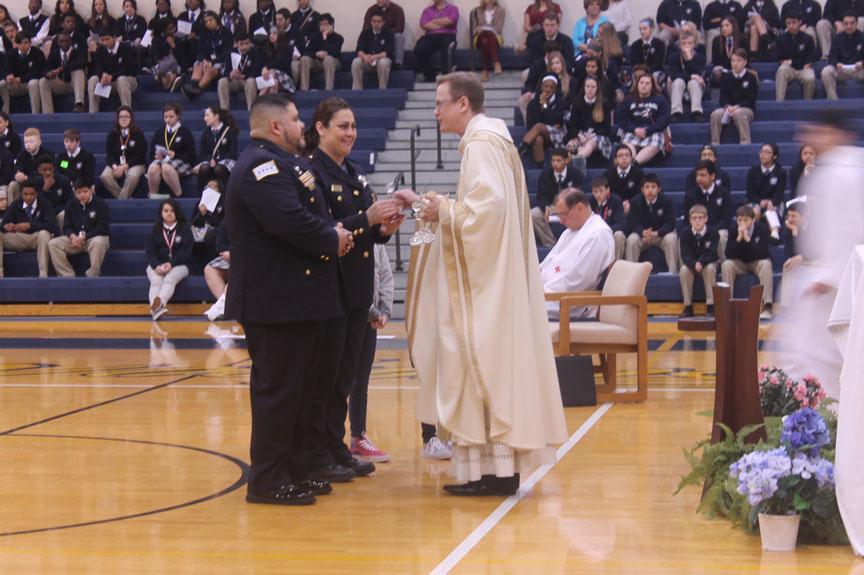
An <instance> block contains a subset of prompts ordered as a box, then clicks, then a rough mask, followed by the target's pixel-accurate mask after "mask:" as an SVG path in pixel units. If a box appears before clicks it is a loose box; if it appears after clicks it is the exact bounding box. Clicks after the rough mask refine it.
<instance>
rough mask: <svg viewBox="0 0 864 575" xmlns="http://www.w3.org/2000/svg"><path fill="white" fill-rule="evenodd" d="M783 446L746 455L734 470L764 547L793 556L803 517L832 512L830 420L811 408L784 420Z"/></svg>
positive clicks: (740, 492) (738, 490)
mask: <svg viewBox="0 0 864 575" xmlns="http://www.w3.org/2000/svg"><path fill="white" fill-rule="evenodd" d="M780 443H781V446H780V447H777V448H775V449H771V450H769V451H764V450H757V451H753V452H750V453H747V454H745V455H744V456H743V457H741V458H740V459H739V460H738V461H736V462H735V463H733V464H732V465H731V466H730V467H729V474H730V477H731V478H733V479H735V480H737V482H738V485H737V492H738V493H739V494H741V495H743V496H745V497H746V498H747V502H748V503H749V505H750V512H749V515H748V522H749V523H750V526H751V527H755V524H756V520H757V518H758V524H759V531H760V534H761V536H762V548H763V549H765V550H768V551H790V550H793V549H795V546H796V544H797V540H798V527H799V524H800V521H801V515H802V514H813V515H815V516H817V518H818V517H820V516H823V515H825V514H826V513H831V512H832V505H831V503H832V502H833V500H834V499H833V498H834V466H833V464H832V463H831V462H830V461H828V460H827V459H824V458H822V457H821V456H820V451H821V449H822V448H823V447H824V446H826V445H829V444H830V443H831V437H830V434H829V431H828V426H827V425H826V423H825V420H824V419H823V418H822V416H821V415H819V413H818V412H816V411H815V410H814V409H812V408H810V407H805V408H802V409H800V410H798V411H796V412H794V413H792V414H790V415H787V416H786V417H784V418H783V430H782V432H781V435H780Z"/></svg>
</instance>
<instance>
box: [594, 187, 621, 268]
mask: <svg viewBox="0 0 864 575" xmlns="http://www.w3.org/2000/svg"><path fill="white" fill-rule="evenodd" d="M590 200H591V209H592V210H594V213H595V214H597V215H598V216H600V217H601V218H603V221H604V222H606V225H607V226H609V228H610V229H611V230H612V239H613V241H614V244H615V260H616V261H617V260H620V259H624V243H625V241H626V239H627V238H626V236H625V233H626V232H627V214H626V213H625V212H624V202H622V201H621V198H620V197H618V196H617V195H615V194H613V193H612V191H611V190H610V189H609V182H608V181H607V180H606V178H605V177H603V176H597V177H596V178H594V179H593V180H591V198H590Z"/></svg>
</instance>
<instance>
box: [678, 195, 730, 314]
mask: <svg viewBox="0 0 864 575" xmlns="http://www.w3.org/2000/svg"><path fill="white" fill-rule="evenodd" d="M688 218H689V221H690V225H689V226H685V227H684V229H683V230H681V237H680V239H679V244H680V250H681V268H680V269H679V270H678V279H679V281H680V282H681V294H682V296H683V298H684V309H683V310H682V311H681V313H680V314H679V316H678V317H680V318H688V317H693V282H694V281H695V277H696V274H699V275H701V276H702V285H703V286H704V287H705V303H706V304H707V306H708V310H707V312H706V314H705V315H709V316H711V315H714V286H715V285H717V265H718V259H719V254H718V253H717V244H718V243H719V241H720V239H719V238H720V236H719V234H718V233H717V230H716V229H715V230H712V229H710V228H709V227H708V210H707V209H705V206H703V205H702V204H696V205H694V206H691V207H690V209H689V210H688Z"/></svg>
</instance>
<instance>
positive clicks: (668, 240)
mask: <svg viewBox="0 0 864 575" xmlns="http://www.w3.org/2000/svg"><path fill="white" fill-rule="evenodd" d="M650 247H654V248H660V249H661V250H663V255H664V256H666V267H668V268H669V273H673V274H674V273H675V272H676V271H677V270H678V267H679V266H678V256H679V252H678V234H676V233H675V232H669V233H668V234H666V235H665V236H663V237H662V238H660V237H658V238H654V239H653V240H651V244H650ZM643 249H644V247H643V244H642V236H640V235H639V234H630V235H629V236H628V237H627V242H626V245H625V246H624V257H625V258H626V259H627V261H629V262H638V261H639V255H640V254H641V253H642V250H643Z"/></svg>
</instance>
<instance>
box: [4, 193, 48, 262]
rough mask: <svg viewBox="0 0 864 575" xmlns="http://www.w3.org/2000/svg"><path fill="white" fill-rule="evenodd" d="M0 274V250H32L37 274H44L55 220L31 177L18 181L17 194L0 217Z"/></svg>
mask: <svg viewBox="0 0 864 575" xmlns="http://www.w3.org/2000/svg"><path fill="white" fill-rule="evenodd" d="M0 230H2V233H0V277H3V250H10V251H13V252H24V251H35V252H36V261H37V262H38V265H39V277H40V278H47V277H48V243H49V242H50V241H51V238H52V237H53V236H54V234H55V233H57V220H56V219H55V217H54V210H53V209H51V204H49V203H48V202H47V201H46V200H45V198H44V197H42V196H41V195H38V194H37V188H36V184H35V182H33V180H27V181H25V182H24V183H23V184H21V197H20V198H18V199H17V200H15V201H14V202H12V203H11V204H10V205H9V208H8V209H7V210H6V212H5V213H4V214H3V219H2V221H0Z"/></svg>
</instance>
